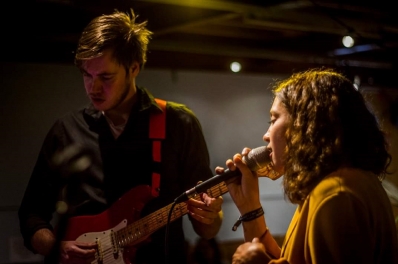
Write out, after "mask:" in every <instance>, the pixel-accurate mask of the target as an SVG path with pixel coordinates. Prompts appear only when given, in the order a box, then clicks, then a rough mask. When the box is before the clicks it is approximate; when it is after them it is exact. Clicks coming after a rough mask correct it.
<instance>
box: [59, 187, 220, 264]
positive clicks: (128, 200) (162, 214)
mask: <svg viewBox="0 0 398 264" xmlns="http://www.w3.org/2000/svg"><path fill="white" fill-rule="evenodd" d="M227 191H228V188H227V187H226V184H225V183H224V182H222V183H220V184H218V185H216V186H213V187H211V188H210V189H208V190H207V193H208V194H209V195H210V196H211V197H217V196H219V195H222V194H224V193H226V192H227ZM152 198H153V197H152V195H151V188H150V187H149V186H147V185H140V186H137V187H135V188H133V189H131V190H130V191H128V192H127V193H126V194H124V195H123V196H122V197H121V198H120V199H118V200H117V201H116V202H115V203H114V204H112V206H111V207H110V208H109V209H107V210H106V211H104V212H102V213H100V214H97V215H88V216H75V217H71V218H69V219H68V222H67V226H66V232H65V235H64V236H63V239H62V240H76V241H81V242H90V243H96V244H97V254H96V260H95V261H93V262H92V263H95V264H131V263H134V257H135V253H136V250H137V247H138V244H141V243H142V242H144V241H146V240H147V238H148V237H149V236H150V235H151V234H153V233H154V232H156V231H157V230H159V229H160V228H162V227H163V226H165V225H166V224H167V223H168V222H169V220H170V222H172V221H175V220H177V219H179V218H180V217H182V216H184V215H185V214H187V213H188V209H187V205H186V203H184V202H181V203H177V204H174V203H172V204H169V205H167V206H165V207H163V208H160V209H158V210H156V211H155V212H152V213H150V214H148V215H146V216H144V217H142V218H140V215H141V211H142V209H143V208H144V206H145V205H146V204H147V203H148V202H149V201H150V200H152ZM193 199H197V200H200V196H196V197H194V198H193ZM169 216H170V219H169Z"/></svg>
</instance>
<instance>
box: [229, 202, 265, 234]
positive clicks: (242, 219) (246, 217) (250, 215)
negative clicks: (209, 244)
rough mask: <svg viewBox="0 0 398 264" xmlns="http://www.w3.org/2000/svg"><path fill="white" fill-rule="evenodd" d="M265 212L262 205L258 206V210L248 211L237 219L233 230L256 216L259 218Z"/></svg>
mask: <svg viewBox="0 0 398 264" xmlns="http://www.w3.org/2000/svg"><path fill="white" fill-rule="evenodd" d="M263 214H264V210H263V208H262V207H260V208H258V209H256V210H253V211H250V212H248V213H246V214H244V215H241V216H240V217H239V218H238V220H236V222H235V224H234V226H233V227H232V231H236V229H238V227H239V226H240V224H241V223H242V222H248V221H251V220H254V219H256V218H259V217H260V216H262V215H263Z"/></svg>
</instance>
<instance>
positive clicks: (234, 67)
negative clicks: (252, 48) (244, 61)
mask: <svg viewBox="0 0 398 264" xmlns="http://www.w3.org/2000/svg"><path fill="white" fill-rule="evenodd" d="M230 68H231V71H233V72H240V70H241V69H242V66H241V65H240V63H239V62H236V61H235V62H232V63H231V65H230Z"/></svg>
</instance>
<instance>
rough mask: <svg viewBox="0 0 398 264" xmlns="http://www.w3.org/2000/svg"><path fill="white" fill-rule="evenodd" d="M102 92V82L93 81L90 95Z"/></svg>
mask: <svg viewBox="0 0 398 264" xmlns="http://www.w3.org/2000/svg"><path fill="white" fill-rule="evenodd" d="M101 92H102V84H101V82H100V80H98V79H96V78H95V79H93V80H92V82H91V87H90V93H92V94H99V93H101Z"/></svg>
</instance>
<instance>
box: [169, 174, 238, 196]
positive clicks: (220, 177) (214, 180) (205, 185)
mask: <svg viewBox="0 0 398 264" xmlns="http://www.w3.org/2000/svg"><path fill="white" fill-rule="evenodd" d="M240 175H241V173H240V171H239V169H238V168H236V169H235V170H234V171H231V170H229V169H226V170H224V172H223V173H222V174H217V175H215V176H213V177H211V178H210V179H208V180H206V181H204V182H202V183H200V184H198V185H196V186H195V187H193V188H192V189H190V190H188V191H186V192H184V193H183V194H181V195H180V196H179V197H177V198H176V199H175V200H174V202H175V203H180V202H184V201H186V200H189V199H190V198H193V197H195V196H196V195H198V194H199V193H202V192H206V191H207V190H208V189H210V188H211V187H213V186H215V185H217V184H219V183H221V182H223V181H226V180H229V179H231V178H233V177H237V176H240Z"/></svg>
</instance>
